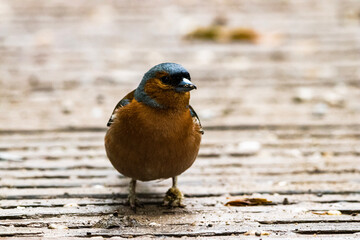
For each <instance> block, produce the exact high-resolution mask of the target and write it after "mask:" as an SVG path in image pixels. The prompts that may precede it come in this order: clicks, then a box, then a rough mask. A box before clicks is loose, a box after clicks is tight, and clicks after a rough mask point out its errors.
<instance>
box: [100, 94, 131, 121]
mask: <svg viewBox="0 0 360 240" xmlns="http://www.w3.org/2000/svg"><path fill="white" fill-rule="evenodd" d="M134 92H135V90H134V91H132V92H130V93H128V94H127V95H126V96H125V97H124V98H123V99H121V100H120V101H119V102H118V104H116V106H115V108H114V111H113V112H112V114H111V116H110V119H109V121H108V123H107V126H108V127H110V125H111V124H112V123H113V122H114V119H115V117H116V112H117V110H118V109H119V108H122V107H124V106H126V105H128V104H129V103H131V101H132V100H133V99H134Z"/></svg>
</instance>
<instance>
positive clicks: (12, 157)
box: [0, 152, 24, 162]
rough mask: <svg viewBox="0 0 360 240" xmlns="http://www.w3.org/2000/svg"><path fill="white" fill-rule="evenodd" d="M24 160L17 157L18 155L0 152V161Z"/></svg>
mask: <svg viewBox="0 0 360 240" xmlns="http://www.w3.org/2000/svg"><path fill="white" fill-rule="evenodd" d="M22 160H24V158H23V157H21V156H19V155H15V154H12V153H5V152H0V161H14V162H19V161H22Z"/></svg>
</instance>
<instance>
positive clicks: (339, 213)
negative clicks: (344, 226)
mask: <svg viewBox="0 0 360 240" xmlns="http://www.w3.org/2000/svg"><path fill="white" fill-rule="evenodd" d="M312 213H313V214H316V215H341V214H342V213H341V211H339V210H329V211H313V212H312Z"/></svg>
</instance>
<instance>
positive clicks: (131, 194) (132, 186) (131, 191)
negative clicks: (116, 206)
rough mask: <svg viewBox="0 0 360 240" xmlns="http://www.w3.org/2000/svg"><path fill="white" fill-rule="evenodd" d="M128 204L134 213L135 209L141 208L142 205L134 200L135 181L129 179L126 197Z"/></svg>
mask: <svg viewBox="0 0 360 240" xmlns="http://www.w3.org/2000/svg"><path fill="white" fill-rule="evenodd" d="M128 203H129V205H130V208H131V209H132V210H134V211H136V207H137V206H138V207H142V205H141V204H140V203H139V202H138V200H137V199H136V180H135V179H131V181H130V184H129V195H128Z"/></svg>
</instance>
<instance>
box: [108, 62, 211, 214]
mask: <svg viewBox="0 0 360 240" xmlns="http://www.w3.org/2000/svg"><path fill="white" fill-rule="evenodd" d="M194 89H197V87H196V85H195V84H194V83H193V82H192V81H191V77H190V74H189V72H188V71H187V70H186V69H185V68H184V67H183V66H181V65H180V64H177V63H161V64H158V65H156V66H154V67H152V68H151V69H150V70H148V71H147V72H146V73H145V74H144V76H143V78H142V80H141V81H140V84H139V85H138V87H137V88H136V89H135V90H133V91H131V92H130V93H128V94H127V95H126V96H125V97H124V98H123V99H121V100H120V101H119V102H118V104H117V105H116V106H115V108H114V110H113V112H112V115H111V117H110V119H109V121H108V123H107V126H108V129H107V132H106V135H105V150H106V155H107V157H108V158H109V160H110V162H111V164H112V165H113V167H114V168H115V169H116V170H117V171H118V172H119V173H120V174H122V175H124V176H125V177H128V178H130V179H131V180H130V183H129V194H128V200H127V203H128V204H129V205H130V207H131V209H133V210H135V211H136V207H137V206H141V203H140V202H139V201H138V200H137V198H136V183H137V181H152V180H157V179H167V178H172V187H171V188H170V189H169V190H168V191H167V192H166V194H165V197H164V205H166V206H168V207H184V206H185V205H184V204H183V203H182V200H183V194H182V193H181V191H180V190H179V189H178V187H177V180H178V176H179V175H180V174H182V173H183V172H184V171H185V170H187V169H188V168H190V167H191V165H192V164H193V163H194V161H195V159H196V158H197V155H198V152H199V148H200V142H201V138H202V134H204V131H203V128H202V125H201V122H200V119H199V117H198V115H197V114H196V112H195V110H194V109H193V108H192V106H191V105H190V104H189V101H190V91H191V90H194Z"/></svg>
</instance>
